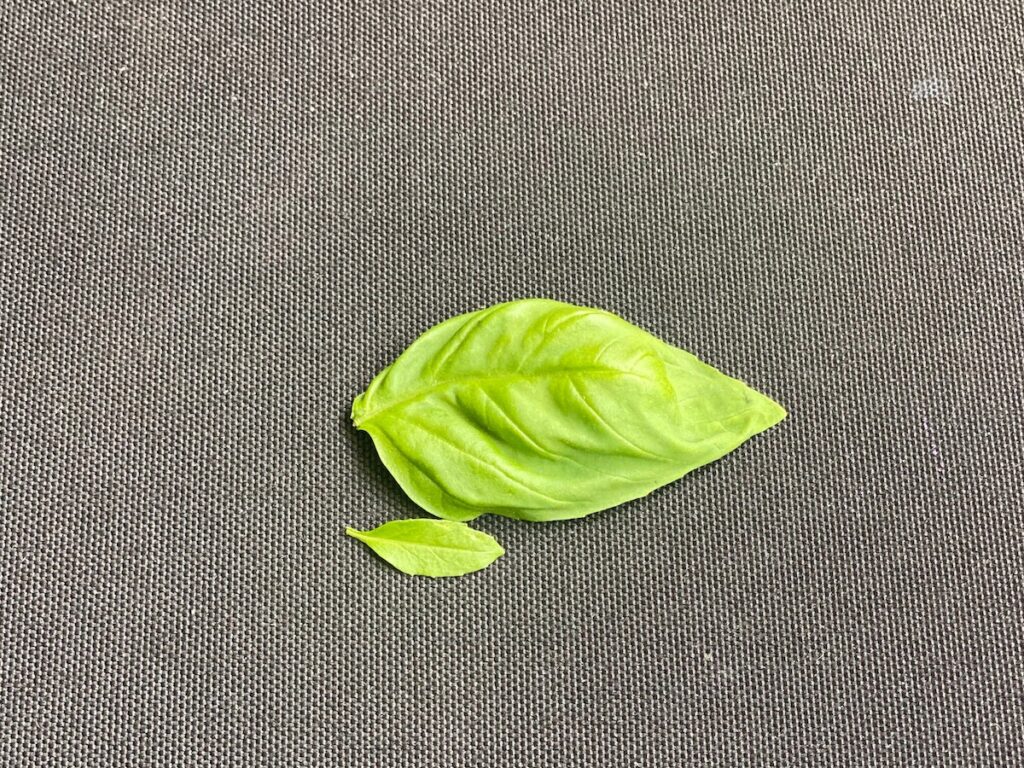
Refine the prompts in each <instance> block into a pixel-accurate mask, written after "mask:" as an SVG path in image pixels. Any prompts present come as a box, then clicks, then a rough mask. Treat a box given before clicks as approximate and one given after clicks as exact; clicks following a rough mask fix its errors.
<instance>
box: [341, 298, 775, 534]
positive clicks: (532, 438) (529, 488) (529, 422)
mask: <svg viewBox="0 0 1024 768" xmlns="http://www.w3.org/2000/svg"><path fill="white" fill-rule="evenodd" d="M785 416H786V411H785V410H784V409H783V408H782V406H780V405H779V404H778V403H775V402H773V401H772V400H770V399H769V398H767V397H765V396H764V395H762V394H760V393H758V392H756V391H754V390H753V389H751V388H749V387H748V386H747V385H746V384H744V383H742V382H740V381H737V380H736V379H733V378H730V377H728V376H726V375H725V374H723V373H721V372H719V371H717V370H715V369H714V368H712V367H711V366H709V365H706V364H705V363H702V362H701V361H700V360H698V359H697V358H696V357H694V356H693V355H691V354H690V353H688V352H684V351H683V350H681V349H677V348H675V347H672V346H670V345H668V344H666V343H665V342H663V341H661V340H659V339H657V338H655V337H654V336H652V335H650V334H649V333H647V332H645V331H643V330H641V329H639V328H637V327H636V326H634V325H631V324H630V323H628V322H626V321H625V320H623V319H622V318H620V317H618V316H616V315H613V314H610V313H608V312H603V311H601V310H597V309H587V308H583V307H576V306H572V305H570V304H563V303H561V302H556V301H549V300H545V299H525V300H522V301H514V302H510V303H506V304H498V305H495V306H493V307H490V308H488V309H484V310H481V311H479V312H472V313H470V314H467V315H461V316H459V317H455V318H452V319H451V320H448V321H446V322H443V323H441V324H440V325H437V326H435V327H434V328H431V329H430V330H429V331H427V332H426V333H424V334H423V335H422V336H420V337H419V338H418V339H417V340H416V341H415V342H413V344H412V345H411V346H410V347H409V348H408V349H407V350H406V351H405V352H403V353H402V355H401V356H399V358H398V359H397V360H396V361H395V362H394V363H393V364H392V365H391V366H389V367H388V368H386V369H385V370H383V371H382V372H381V373H380V374H379V375H378V376H377V377H376V378H375V379H374V380H373V382H372V383H371V384H370V386H369V387H368V388H367V390H366V391H365V392H364V393H363V394H361V395H359V396H358V397H357V398H356V399H355V402H354V403H353V406H352V418H353V421H354V422H355V425H356V426H357V427H358V428H360V429H363V430H366V431H367V432H369V434H370V436H371V437H372V438H373V441H374V444H375V445H376V447H377V452H378V453H379V454H380V457H381V459H382V460H383V461H384V464H385V465H387V468H388V469H389V470H390V471H391V474H392V475H394V476H395V479H396V480H398V482H399V484H400V485H401V486H402V488H403V489H405V491H406V493H408V494H409V496H410V497H411V498H412V499H413V501H415V502H416V503H417V504H419V505H420V506H421V507H423V508H424V509H425V510H427V511H428V512H430V513H431V514H433V515H437V516H438V517H443V518H448V519H451V520H470V519H472V518H474V517H476V516H477V515H480V514H482V513H484V512H494V513H497V514H500V515H506V516H508V517H514V518H519V519H523V520H535V521H548V520H563V519H567V518H573V517H582V516H583V515H587V514H590V513H592V512H596V511H598V510H601V509H606V508H608V507H613V506H615V505H616V504H620V503H622V502H624V501H628V500H630V499H635V498H638V497H640V496H644V495H646V494H648V493H650V492H651V491H652V490H654V489H655V488H657V487H659V486H662V485H665V484H666V483H669V482H672V481H673V480H677V479H678V478H680V477H682V476H683V475H685V474H686V473H687V472H689V471H690V470H692V469H695V468H696V467H699V466H702V465H704V464H707V463H708V462H711V461H714V460H715V459H717V458H719V457H721V456H723V455H725V454H726V453H728V452H729V451H731V450H733V449H734V448H736V447H737V446H739V445H740V444H741V443H743V442H744V441H745V440H747V439H748V438H749V437H751V436H752V435H755V434H757V433H758V432H761V431H763V430H765V429H768V428H769V427H771V426H772V425H774V424H776V423H778V422H779V421H781V420H782V419H783V418H785Z"/></svg>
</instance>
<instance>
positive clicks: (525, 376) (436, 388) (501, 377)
mask: <svg viewBox="0 0 1024 768" xmlns="http://www.w3.org/2000/svg"><path fill="white" fill-rule="evenodd" d="M581 373H588V374H604V375H611V376H632V377H633V378H636V379H643V380H644V381H647V380H648V379H647V377H646V376H641V375H640V374H639V373H633V372H632V371H619V370H616V369H614V368H603V367H600V366H586V367H583V368H560V369H557V370H552V371H540V372H538V373H516V372H513V373H500V374H496V375H493V376H459V377H456V378H454V379H447V380H446V381H441V382H438V383H437V384H431V385H430V386H429V387H423V388H422V389H419V390H417V391H416V392H413V393H412V394H411V395H408V396H406V397H403V398H400V399H398V400H394V401H392V402H390V403H387V404H386V405H383V406H381V407H379V408H377V409H375V410H374V411H372V412H370V413H367V414H365V415H364V416H362V417H361V418H359V419H356V420H355V425H356V427H361V426H362V425H363V424H365V423H366V422H368V421H370V420H371V419H374V418H376V417H377V416H379V415H380V414H382V413H384V412H385V411H390V410H393V409H394V408H399V407H401V406H403V405H405V404H406V403H411V402H413V401H414V400H418V399H420V398H422V397H426V396H427V395H431V394H434V393H435V392H440V391H442V390H444V389H446V388H448V387H452V386H458V385H460V384H466V383H480V382H487V381H530V380H535V379H544V378H552V377H555V376H572V375H574V374H581Z"/></svg>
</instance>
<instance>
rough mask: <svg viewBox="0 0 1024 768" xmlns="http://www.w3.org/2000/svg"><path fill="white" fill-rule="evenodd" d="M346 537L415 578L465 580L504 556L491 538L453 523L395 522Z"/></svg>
mask: <svg viewBox="0 0 1024 768" xmlns="http://www.w3.org/2000/svg"><path fill="white" fill-rule="evenodd" d="M345 533H347V534H348V535H349V536H351V537H352V538H354V539H359V541H361V542H363V543H364V544H366V545H367V546H368V547H370V548H371V549H372V550H373V551H374V552H376V553H377V554H378V555H380V556H381V557H383V558H384V559H385V560H387V561H388V562H389V563H391V564H392V565H393V566H395V568H397V569H398V570H400V571H402V572H404V573H409V574H412V575H413V576H434V577H439V576H462V575H463V574H466V573H472V572H473V571H479V570H480V569H481V568H486V567H487V566H488V565H490V564H491V563H493V562H494V561H495V560H497V559H498V558H499V557H501V556H502V555H503V554H505V550H504V549H502V548H501V545H500V544H498V542H496V541H495V540H494V539H493V538H492V537H491V536H488V535H487V534H486V533H484V532H483V531H475V530H473V529H472V528H470V527H469V526H468V525H466V524H465V523H456V522H453V521H451V520H432V519H426V520H423V519H421V520H393V521H392V522H390V523H384V525H381V526H378V527H376V528H374V529H373V530H372V531H357V530H355V529H354V528H347V529H346V530H345Z"/></svg>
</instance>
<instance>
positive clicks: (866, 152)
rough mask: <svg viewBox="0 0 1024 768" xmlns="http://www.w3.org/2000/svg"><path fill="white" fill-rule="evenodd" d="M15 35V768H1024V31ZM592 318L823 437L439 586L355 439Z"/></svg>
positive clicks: (6, 91)
mask: <svg viewBox="0 0 1024 768" xmlns="http://www.w3.org/2000/svg"><path fill="white" fill-rule="evenodd" d="M811 5H812V4H804V3H776V2H756V0H737V1H736V2H725V3H715V2H711V1H710V0H696V1H695V2H685V3H684V2H674V1H673V2H668V1H667V0H646V1H644V2H640V1H639V0H636V1H633V0H630V1H628V2H623V3H618V2H602V3H596V2H583V3H574V2H569V0H549V1H548V2H536V3H534V2H526V1H525V0H513V1H512V2H508V1H504V2H501V1H499V0H472V2H469V3H466V4H457V3H450V2H433V1H430V2H412V0H406V1H405V2H394V3H370V2H364V1H363V0H341V2H335V3H321V2H318V1H317V0H294V1H293V2H282V3H280V4H278V3H270V2H266V3H259V4H243V3H241V2H238V0H222V1H221V2H212V1H211V2H190V3H177V2H170V1H168V0H164V1H163V2H143V1H141V0H140V1H139V2H115V1H111V2H89V1H88V0H77V2H76V1H75V0H67V1H66V2H65V1H59V2H58V1H57V0H54V1H52V2H18V3H14V2H9V3H5V4H4V7H3V9H2V10H0V77H2V83H0V85H2V87H0V142H2V145H0V149H2V152H0V182H2V186H0V494H2V496H0V515H2V518H0V607H2V612H0V621H2V626H0V629H2V635H0V682H2V695H0V764H2V765H4V766H13V767H15V768H27V767H28V766H33V767H35V766H43V765H67V766H120V765H138V766H147V765H154V766H155V765H168V766H169V765H211V766H212V765H231V766H236V765H237V766H251V765H260V766H262V765H268V766H270V765H275V766H293V765H294V766H403V767H404V766H409V767H410V768H412V767H414V766H415V767H426V766H498V767H506V766H524V767H526V766H528V767H530V768H543V767H545V766H615V767H618V766H674V765H680V766H682V765H712V766H732V765H779V766H796V765H821V766H846V765H850V766H889V765H894V766H895V765H917V766H937V765H947V766H964V765H986V766H1005V765H1014V764H1017V765H1019V764H1021V763H1022V761H1024V747H1022V743H1024V741H1022V740H1024V737H1022V731H1024V682H1022V675H1024V668H1022V665H1024V630H1022V627H1021V620H1022V615H1024V604H1022V598H1021V594H1022V588H1024V584H1022V575H1021V574H1022V568H1024V543H1022V532H1021V524H1022V517H1024V515H1022V511H1021V509H1022V502H1024V493H1022V489H1021V478H1022V472H1024V448H1022V444H1024V427H1022V417H1021V407H1022V390H1024V364H1022V353H1024V334H1022V326H1024V255H1022V254H1024V225H1022V218H1024V204H1022V199H1024V162H1022V154H1024V128H1022V115H1024V11H1022V7H1021V4H1020V3H1019V2H1016V1H1014V2H985V3H982V2H969V3H964V2H962V1H961V0H956V1H951V2H948V3H943V2H929V3H919V4H918V3H914V2H911V0H895V1H893V2H833V3H828V4H824V5H825V7H822V8H819V9H817V10H808V9H807V8H808V7H809V6H811ZM533 295H542V296H551V297H555V298H560V299H564V300H569V301H574V302H577V303H585V304H591V305H597V306H601V307H604V308H607V309H610V310H613V311H616V312H618V313H620V314H622V315H624V316H625V317H626V318H628V319H629V320H631V321H633V322H635V323H637V324H639V325H641V326H643V327H645V328H647V329H649V330H651V331H653V332H655V333H657V334H658V335H660V336H662V337H663V338H665V339H667V340H669V341H670V342H672V343H675V344H678V345H680V346H683V347H685V348H688V349H690V350H692V351H694V352H695V353H697V354H698V355H700V356H702V357H703V358H705V359H706V360H708V361H709V362H711V363H713V364H715V365H717V366H719V367H721V368H722V369H724V370H725V371H727V372H729V373H731V374H733V375H737V376H740V377H742V378H744V379H746V380H748V381H750V382H751V383H752V384H754V385H755V386H756V387H758V388H760V389H763V390H764V391H766V392H768V393H770V394H771V395H773V396H775V397H776V398H778V399H779V400H780V401H782V402H783V403H784V404H786V405H787V406H788V407H789V409H790V410H791V412H792V417H791V418H790V419H789V420H788V421H787V422H785V423H784V424H783V425H781V426H780V427H778V428H776V429H774V430H772V431H771V432H769V433H767V434H766V435H764V436H762V437H760V438H757V439H755V440H753V441H752V442H751V443H749V444H748V445H746V446H744V447H743V448H741V449H740V450H739V451H737V452H736V453H734V454H733V455H731V456H729V457H727V458H726V459H724V460H722V461H720V462H718V463H717V464H715V465H713V466H711V467H708V468H706V469H704V470H701V471H698V472H696V473H694V474H692V475H690V476H689V477H687V478H685V479H684V480H683V481H681V482H679V483H676V484H674V485H672V486H670V487H667V488H664V489H661V490H660V491H658V492H656V493H654V494H652V495H651V496H650V497H648V498H647V499H644V500H642V501H640V502H636V503H632V504H628V505H625V506H623V507H621V508H618V509H616V510H613V511H608V512H605V513H602V514H599V515H596V516H593V517H591V518H589V519H585V520H581V521H576V522H570V523H562V524H551V525H546V526H545V525H532V526H531V525H529V524H524V523H516V522H513V521H507V520H502V519H484V520H482V521H481V522H480V524H479V525H480V527H481V528H483V529H485V530H487V531H489V532H491V533H493V534H494V535H496V536H497V537H498V538H499V539H500V540H501V541H502V542H503V543H504V544H505V546H506V548H507V550H508V555H507V556H506V557H505V558H503V559H502V560H500V561H499V562H498V563H497V564H496V565H495V566H494V567H492V568H490V569H489V570H487V571H484V572H481V573H479V574H476V575H473V576H469V577H466V578H462V579H454V580H444V581H436V582H435V581H431V580H426V579H414V578H410V577H406V576H403V575H401V574H399V573H397V572H395V571H393V570H391V569H390V568H389V567H387V566H386V565H384V564H383V563H382V562H380V561H379V560H377V559H376V558H374V557H373V556H372V554H371V553H370V552H369V551H368V550H366V549H365V548H363V547H362V546H360V545H359V544H357V543H356V542H354V541H352V540H348V539H346V538H345V537H344V536H343V531H344V527H345V526H346V525H347V524H351V525H356V526H372V525H375V524H377V523H380V522H382V521H384V520H387V519H390V518H395V517H403V516H415V515H417V509H416V508H415V507H414V505H413V504H412V503H411V502H410V501H408V500H407V499H406V498H405V497H404V496H403V494H402V493H401V491H400V490H399V489H398V487H397V486H396V485H395V483H394V482H393V481H392V480H391V479H390V477H389V476H388V475H387V473H386V472H385V470H384V469H383V467H382V465H381V464H380V462H379V461H378V459H377V458H376V456H375V454H374V451H373V448H372V445H371V443H370V441H369V439H368V438H367V437H366V436H365V435H363V434H357V433H355V432H354V431H353V430H352V428H351V427H350V426H349V423H348V419H347V414H348V408H349V405H350V402H351V399H352V397H353V396H354V395H355V394H356V393H358V392H359V391H361V389H362V388H363V387H364V386H365V385H366V384H367V383H368V382H369V380H370V379H371V377H372V376H373V375H374V373H375V372H376V371H377V370H379V369H380V368H381V367H382V366H384V365H385V364H387V363H388V362H389V361H391V360H392V359H393V358H394V357H395V355H396V354H397V353H398V352H399V351H401V350H402V349H403V348H404V346H405V345H407V344H408V343H409V342H410V341H412V340H413V339H414V338H415V337H416V335H417V334H418V333H420V332H421V331H423V330H424V329H426V328H427V327H429V326H430V325H432V324H434V323H435V322H438V321H439V320H441V319H444V318H446V317H448V316H449V315H452V314H454V313H458V312H463V311H468V310H471V309H475V308H479V307H481V306H484V305H487V304H489V303H491V302H494V301H498V300H502V299H509V298H515V297H522V296H533Z"/></svg>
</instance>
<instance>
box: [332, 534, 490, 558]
mask: <svg viewBox="0 0 1024 768" xmlns="http://www.w3.org/2000/svg"><path fill="white" fill-rule="evenodd" d="M349 536H352V537H353V538H356V539H359V540H360V541H362V542H364V543H369V542H371V541H377V542H381V543H384V544H391V545H397V546H403V547H423V548H425V549H451V550H455V551H456V552H468V553H469V554H474V555H487V554H490V553H491V552H492V551H493V550H490V549H467V548H466V547H459V546H454V545H452V544H428V543H427V542H423V541H405V540H402V539H387V538H383V537H381V536H370V535H367V534H365V533H362V532H361V531H354V532H352V533H349Z"/></svg>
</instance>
